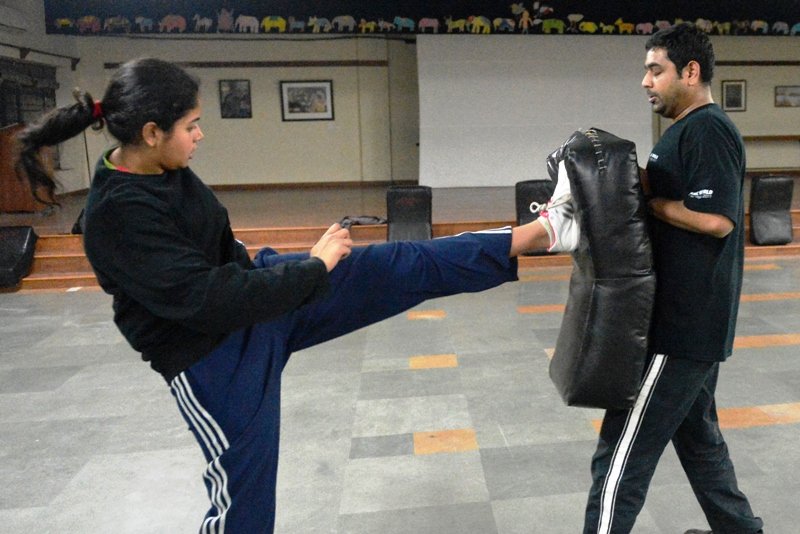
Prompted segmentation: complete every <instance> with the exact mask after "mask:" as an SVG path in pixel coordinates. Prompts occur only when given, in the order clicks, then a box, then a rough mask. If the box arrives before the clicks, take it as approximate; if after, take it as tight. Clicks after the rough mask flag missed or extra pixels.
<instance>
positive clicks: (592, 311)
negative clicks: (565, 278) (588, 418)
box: [547, 129, 656, 409]
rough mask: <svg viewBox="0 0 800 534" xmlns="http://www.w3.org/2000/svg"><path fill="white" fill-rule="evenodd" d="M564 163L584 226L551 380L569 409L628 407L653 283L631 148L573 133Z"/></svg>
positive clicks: (639, 368) (558, 155)
mask: <svg viewBox="0 0 800 534" xmlns="http://www.w3.org/2000/svg"><path fill="white" fill-rule="evenodd" d="M561 160H563V161H564V164H565V168H566V171H567V175H568V177H569V181H570V186H571V192H572V196H573V199H574V202H575V205H576V208H577V210H576V218H577V219H578V223H579V225H580V229H581V238H580V243H579V245H578V248H577V249H576V250H575V251H574V252H573V253H572V259H573V270H572V276H571V278H570V284H569V298H568V300H567V306H566V310H565V312H564V318H563V320H562V323H561V330H560V332H559V335H558V342H557V343H556V349H555V353H554V355H553V359H552V360H551V362H550V378H551V379H552V380H553V383H554V384H555V386H556V389H558V391H559V393H560V394H561V396H562V398H563V399H564V402H566V404H568V405H570V406H585V407H593V408H611V409H625V408H630V407H631V406H632V405H633V402H634V400H635V399H636V395H637V392H638V390H639V384H640V381H641V379H642V375H643V371H644V364H645V361H646V358H647V336H648V330H649V328H650V317H651V314H652V309H653V298H654V293H655V286H656V278H655V273H654V271H653V258H652V250H651V246H650V238H649V235H648V232H647V227H646V212H645V202H644V196H643V193H642V189H641V185H640V182H639V166H638V164H637V162H636V147H635V145H634V144H633V143H632V142H630V141H626V140H624V139H620V138H618V137H616V136H614V135H612V134H610V133H608V132H604V131H602V130H597V129H590V130H587V131H578V132H575V133H574V134H573V135H572V136H571V137H570V138H569V140H567V142H566V143H565V144H564V145H563V146H561V148H559V149H558V150H557V151H555V152H554V153H553V154H551V155H550V156H549V157H548V162H547V166H548V171H549V172H550V175H551V176H552V177H553V178H554V179H556V176H557V173H558V162H559V161H561Z"/></svg>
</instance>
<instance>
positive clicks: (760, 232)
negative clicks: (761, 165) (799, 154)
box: [750, 176, 794, 245]
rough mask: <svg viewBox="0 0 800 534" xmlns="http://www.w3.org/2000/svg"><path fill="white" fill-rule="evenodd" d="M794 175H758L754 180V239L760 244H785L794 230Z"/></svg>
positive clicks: (752, 185) (752, 202) (752, 213)
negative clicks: (792, 210)
mask: <svg viewBox="0 0 800 534" xmlns="http://www.w3.org/2000/svg"><path fill="white" fill-rule="evenodd" d="M793 189H794V180H793V179H792V177H790V176H754V177H753V178H752V179H751V182H750V241H752V242H753V243H754V244H756V245H785V244H787V243H791V242H792V239H793V238H794V235H793V232H792V214H791V211H790V210H791V207H792V192H793Z"/></svg>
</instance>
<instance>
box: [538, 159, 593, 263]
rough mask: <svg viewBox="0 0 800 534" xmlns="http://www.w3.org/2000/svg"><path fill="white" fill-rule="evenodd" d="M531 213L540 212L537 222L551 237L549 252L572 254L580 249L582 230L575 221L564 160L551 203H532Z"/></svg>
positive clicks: (560, 163)
mask: <svg viewBox="0 0 800 534" xmlns="http://www.w3.org/2000/svg"><path fill="white" fill-rule="evenodd" d="M531 211H532V212H533V213H536V212H539V218H538V219H536V220H537V221H539V223H540V224H541V225H542V226H544V229H545V230H546V231H547V235H548V236H549V237H550V246H549V247H547V251H548V252H572V251H573V250H575V249H576V248H578V241H580V238H581V230H580V227H579V226H578V223H577V221H576V220H575V205H574V202H573V201H572V193H571V192H570V184H569V178H568V177H567V169H566V167H565V166H564V161H563V160H562V161H559V162H558V181H557V182H556V188H555V190H554V191H553V196H552V197H551V199H550V201H549V202H547V204H544V205H543V206H542V205H538V204H536V203H535V202H534V203H532V204H531Z"/></svg>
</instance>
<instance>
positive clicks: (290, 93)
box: [281, 80, 333, 121]
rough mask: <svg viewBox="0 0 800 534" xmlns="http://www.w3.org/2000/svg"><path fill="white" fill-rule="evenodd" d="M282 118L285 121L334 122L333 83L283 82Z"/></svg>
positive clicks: (324, 81)
mask: <svg viewBox="0 0 800 534" xmlns="http://www.w3.org/2000/svg"><path fill="white" fill-rule="evenodd" d="M281 117H282V118H283V120H284V121H332V120H333V82H332V81H331V80H311V81H296V82H281Z"/></svg>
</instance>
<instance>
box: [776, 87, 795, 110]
mask: <svg viewBox="0 0 800 534" xmlns="http://www.w3.org/2000/svg"><path fill="white" fill-rule="evenodd" d="M775 107H776V108H800V85H778V86H776V87H775Z"/></svg>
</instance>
